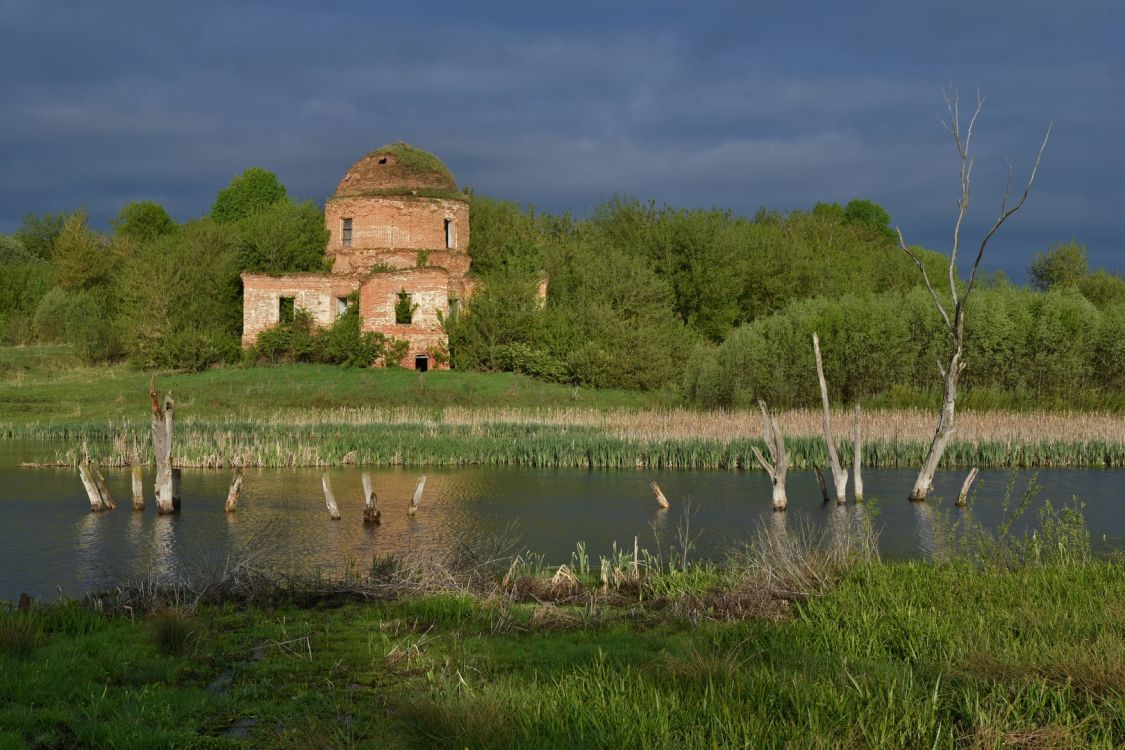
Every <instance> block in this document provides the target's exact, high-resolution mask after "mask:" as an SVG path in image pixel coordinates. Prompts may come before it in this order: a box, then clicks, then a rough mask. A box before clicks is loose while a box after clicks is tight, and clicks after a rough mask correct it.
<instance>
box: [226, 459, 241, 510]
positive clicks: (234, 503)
mask: <svg viewBox="0 0 1125 750" xmlns="http://www.w3.org/2000/svg"><path fill="white" fill-rule="evenodd" d="M241 494H242V469H235V470H234V476H233V477H231V480H230V489H229V490H227V503H226V505H224V506H223V510H225V511H226V512H227V513H234V511H235V510H236V509H237V508H238V497H239V495H241Z"/></svg>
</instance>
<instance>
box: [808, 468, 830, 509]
mask: <svg viewBox="0 0 1125 750" xmlns="http://www.w3.org/2000/svg"><path fill="white" fill-rule="evenodd" d="M812 470H813V474H814V475H815V476H816V484H817V486H818V487H820V495H821V497H823V498H824V502H828V500H829V497H828V483H827V482H825V481H824V474H822V473H821V471H820V467H819V466H818V465H816V464H813V465H812Z"/></svg>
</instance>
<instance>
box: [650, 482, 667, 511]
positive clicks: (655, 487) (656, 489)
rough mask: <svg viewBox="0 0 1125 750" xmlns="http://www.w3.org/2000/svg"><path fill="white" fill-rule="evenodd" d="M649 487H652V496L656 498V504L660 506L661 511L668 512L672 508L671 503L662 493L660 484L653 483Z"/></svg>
mask: <svg viewBox="0 0 1125 750" xmlns="http://www.w3.org/2000/svg"><path fill="white" fill-rule="evenodd" d="M649 486H650V487H652V494H653V495H655V496H656V504H657V505H659V506H660V508H661V510H668V509H669V508H671V507H672V505H671V503H669V502H668V498H666V497H664V493H663V492H661V491H660V485H659V484H657V483H656V482H653V483H652V484H651V485H649Z"/></svg>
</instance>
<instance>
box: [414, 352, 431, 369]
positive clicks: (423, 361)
mask: <svg viewBox="0 0 1125 750" xmlns="http://www.w3.org/2000/svg"><path fill="white" fill-rule="evenodd" d="M414 369H415V370H417V371H418V372H426V371H427V370H429V369H430V358H429V357H427V356H426V355H425V354H419V355H418V356H416V357H415V358H414Z"/></svg>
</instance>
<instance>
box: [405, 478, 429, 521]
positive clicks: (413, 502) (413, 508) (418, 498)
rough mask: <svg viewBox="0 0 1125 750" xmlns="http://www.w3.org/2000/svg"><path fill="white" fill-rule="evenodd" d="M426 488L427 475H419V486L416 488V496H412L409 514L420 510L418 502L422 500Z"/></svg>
mask: <svg viewBox="0 0 1125 750" xmlns="http://www.w3.org/2000/svg"><path fill="white" fill-rule="evenodd" d="M424 489H426V475H425V474H423V475H422V476H420V477H418V486H417V487H415V488H414V497H412V498H410V508H408V509H407V511H406V512H407V513H408V514H409V515H414V514H415V513H417V512H418V503H420V502H421V501H422V490H424Z"/></svg>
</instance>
